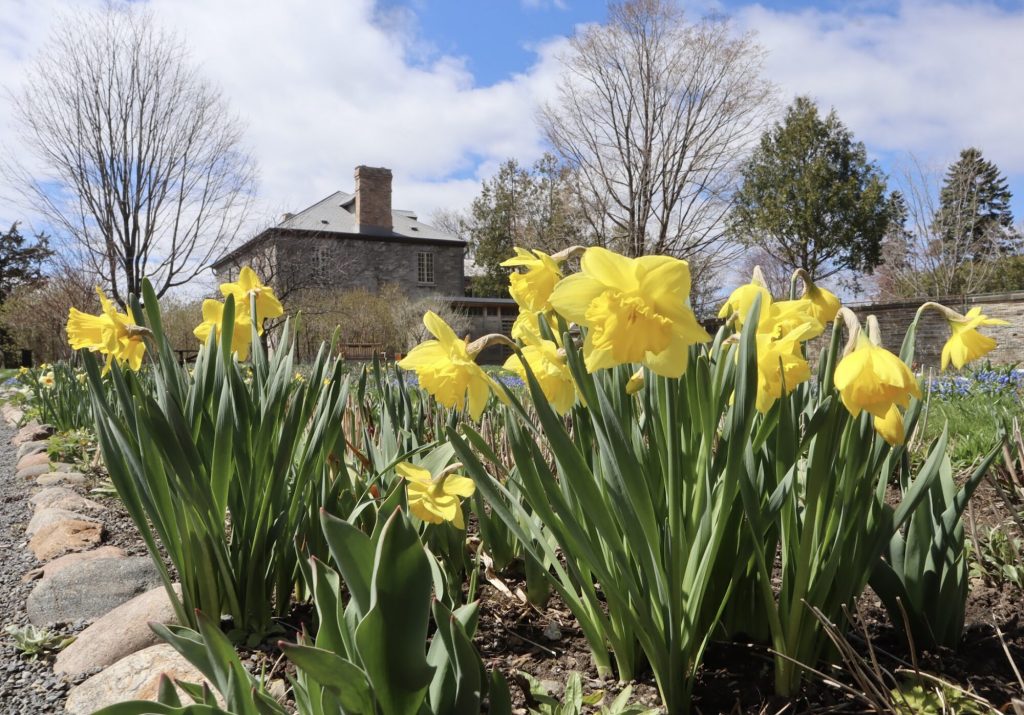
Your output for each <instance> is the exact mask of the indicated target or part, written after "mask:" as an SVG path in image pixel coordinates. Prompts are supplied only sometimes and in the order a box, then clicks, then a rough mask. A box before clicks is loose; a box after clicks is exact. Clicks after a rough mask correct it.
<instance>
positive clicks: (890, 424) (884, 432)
mask: <svg viewBox="0 0 1024 715" xmlns="http://www.w3.org/2000/svg"><path fill="white" fill-rule="evenodd" d="M874 423H875V431H876V432H878V434H880V435H881V436H882V439H884V440H885V441H886V442H888V443H889V444H890V445H892V446H893V447H897V446H899V445H901V444H903V442H904V441H906V433H905V431H904V428H903V415H902V414H901V413H900V410H899V408H898V407H896V405H893V406H892V407H890V408H889V411H888V412H886V413H885V416H884V417H875V418H874Z"/></svg>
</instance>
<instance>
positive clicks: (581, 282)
mask: <svg viewBox="0 0 1024 715" xmlns="http://www.w3.org/2000/svg"><path fill="white" fill-rule="evenodd" d="M689 299H690V267H689V265H688V264H687V263H686V261H681V260H679V259H678V258H672V257H670V256H642V257H640V258H626V257H624V256H620V255H618V254H615V253H612V252H611V251H608V250H606V249H604V248H597V247H593V248H588V249H587V250H586V251H585V252H584V253H583V257H582V259H581V260H580V272H579V273H576V274H574V275H571V276H568V277H566V278H563V279H562V280H561V281H560V282H559V283H558V285H557V286H555V290H554V292H553V293H552V294H551V298H550V303H551V305H552V307H553V308H554V309H555V310H556V311H557V312H558V313H560V314H561V315H562V317H564V318H565V319H566V320H569V321H572V322H575V323H578V324H579V325H582V326H584V327H586V328H587V329H588V331H587V337H586V340H585V341H584V344H583V356H584V361H585V363H586V366H587V370H588V371H589V372H595V371H597V370H600V369H602V368H608V367H614V366H616V365H622V364H624V363H642V364H644V365H646V366H647V367H649V368H650V369H651V370H652V371H653V372H654V373H656V374H658V375H662V376H664V377H679V376H680V375H682V374H683V373H684V372H685V371H686V366H687V361H688V358H689V348H690V346H691V345H694V344H696V343H703V342H707V341H709V340H710V339H711V336H709V335H708V334H707V331H705V330H704V328H703V327H701V325H700V323H698V322H697V318H696V316H694V314H693V311H692V310H690V307H689Z"/></svg>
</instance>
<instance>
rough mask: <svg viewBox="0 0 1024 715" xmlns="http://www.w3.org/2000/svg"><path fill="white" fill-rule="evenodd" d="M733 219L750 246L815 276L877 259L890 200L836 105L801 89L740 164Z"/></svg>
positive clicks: (866, 268)
mask: <svg viewBox="0 0 1024 715" xmlns="http://www.w3.org/2000/svg"><path fill="white" fill-rule="evenodd" d="M742 176H743V185H742V187H741V188H740V190H739V191H738V192H737V195H736V203H735V207H734V209H733V212H732V216H731V222H730V226H731V229H732V233H733V235H734V236H735V237H736V238H737V239H738V240H739V241H740V242H741V243H744V244H746V245H748V246H756V247H758V248H761V249H763V250H765V251H767V252H768V253H769V254H771V255H772V256H775V257H776V258H777V259H778V260H779V262H780V264H781V265H782V266H784V267H785V268H786V269H788V270H790V271H792V270H794V269H797V268H803V269H805V270H807V272H808V273H810V274H811V276H812V277H813V278H815V279H822V278H827V277H829V276H832V275H835V274H837V273H840V272H843V271H858V272H868V273H870V272H871V271H872V270H873V269H874V268H875V266H877V265H878V264H879V262H880V261H881V246H882V239H883V237H884V236H885V234H886V231H887V230H888V229H889V225H890V221H891V215H890V214H891V211H892V206H891V205H890V201H889V199H888V197H887V196H886V184H885V179H884V177H883V175H882V173H881V172H880V171H879V170H878V168H877V167H876V166H875V164H874V163H873V162H870V161H868V158H867V152H866V151H865V149H864V145H863V144H862V143H861V142H857V141H854V139H853V135H852V134H851V132H850V130H849V129H847V128H846V126H844V125H843V123H842V122H841V121H839V117H838V116H837V115H836V113H835V111H834V110H833V111H831V112H829V113H828V115H827V116H825V117H824V118H822V117H821V116H820V115H819V114H818V108H817V106H816V105H815V104H814V102H813V101H811V99H809V98H807V97H798V98H797V99H796V100H795V101H794V103H793V104H792V105H790V107H789V108H788V109H787V110H786V115H785V117H784V119H783V121H782V122H781V123H777V124H776V125H775V126H774V127H773V128H771V129H770V130H769V131H768V132H766V133H765V135H764V136H763V137H762V138H761V143H760V146H759V147H758V148H757V149H756V150H755V152H754V153H753V155H752V156H751V157H750V159H749V160H748V161H747V163H746V164H745V166H744V167H743V170H742Z"/></svg>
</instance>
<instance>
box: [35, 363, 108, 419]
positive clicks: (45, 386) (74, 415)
mask: <svg viewBox="0 0 1024 715" xmlns="http://www.w3.org/2000/svg"><path fill="white" fill-rule="evenodd" d="M18 381H19V382H20V383H21V384H22V385H23V386H24V387H26V388H27V390H28V392H27V395H26V399H25V407H26V414H28V413H31V414H32V415H33V416H34V417H35V418H36V419H38V420H39V421H40V422H43V423H45V424H49V425H52V426H53V427H54V428H56V429H57V431H59V432H70V431H72V430H77V429H89V428H90V427H91V426H92V412H91V411H90V407H89V386H88V385H87V384H86V380H85V374H84V373H83V372H82V371H81V370H80V369H76V368H73V367H72V366H71V365H68V364H67V363H64V362H59V363H54V364H53V365H42V366H40V367H36V368H32V369H29V370H26V371H25V372H21V373H19V375H18Z"/></svg>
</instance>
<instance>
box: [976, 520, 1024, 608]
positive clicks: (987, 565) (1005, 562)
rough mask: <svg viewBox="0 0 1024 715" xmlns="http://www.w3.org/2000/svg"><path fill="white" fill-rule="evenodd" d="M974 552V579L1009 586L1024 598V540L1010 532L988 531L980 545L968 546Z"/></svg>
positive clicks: (993, 529)
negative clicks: (1023, 595)
mask: <svg viewBox="0 0 1024 715" xmlns="http://www.w3.org/2000/svg"><path fill="white" fill-rule="evenodd" d="M967 546H968V549H969V550H970V552H971V576H973V577H977V578H983V579H984V580H985V581H987V582H989V583H992V584H996V585H1000V584H1009V585H1010V586H1012V587H1013V588H1015V589H1017V590H1018V591H1020V592H1021V593H1022V594H1024V540H1022V539H1019V538H1017V537H1015V536H1013V535H1012V533H1011V528H1010V527H1007V526H997V527H993V528H991V529H988V530H987V531H986V532H985V533H984V534H982V537H981V538H980V539H979V540H978V543H974V542H973V541H971V540H968V542H967Z"/></svg>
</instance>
